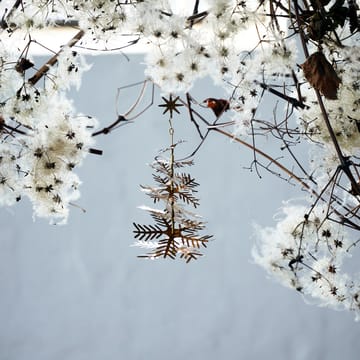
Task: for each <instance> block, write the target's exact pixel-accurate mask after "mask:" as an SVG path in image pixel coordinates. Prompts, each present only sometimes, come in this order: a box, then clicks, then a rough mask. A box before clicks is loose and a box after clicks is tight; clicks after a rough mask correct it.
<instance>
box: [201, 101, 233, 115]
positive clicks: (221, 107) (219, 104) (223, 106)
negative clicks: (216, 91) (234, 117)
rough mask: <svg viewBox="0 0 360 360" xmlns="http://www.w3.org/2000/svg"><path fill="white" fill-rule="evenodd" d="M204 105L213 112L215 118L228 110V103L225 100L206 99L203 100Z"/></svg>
mask: <svg viewBox="0 0 360 360" xmlns="http://www.w3.org/2000/svg"><path fill="white" fill-rule="evenodd" d="M204 103H206V105H207V107H208V108H210V109H211V110H212V111H213V112H214V114H215V115H216V117H219V116H220V115H221V114H222V113H223V112H225V111H228V110H229V109H230V103H229V101H227V100H225V99H215V98H207V99H205V100H204Z"/></svg>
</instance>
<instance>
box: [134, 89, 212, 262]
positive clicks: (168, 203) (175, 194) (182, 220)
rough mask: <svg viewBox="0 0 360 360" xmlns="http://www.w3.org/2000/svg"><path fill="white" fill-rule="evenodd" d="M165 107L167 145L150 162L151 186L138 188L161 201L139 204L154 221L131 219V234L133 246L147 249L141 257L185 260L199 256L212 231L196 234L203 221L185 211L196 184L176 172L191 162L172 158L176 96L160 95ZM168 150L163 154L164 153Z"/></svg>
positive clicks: (194, 204) (193, 202) (196, 201)
mask: <svg viewBox="0 0 360 360" xmlns="http://www.w3.org/2000/svg"><path fill="white" fill-rule="evenodd" d="M163 100H164V101H165V103H164V104H162V105H159V106H161V107H165V110H164V114H165V113H166V112H169V113H170V117H169V134H170V138H171V145H170V147H169V148H167V149H165V150H163V151H162V152H161V153H160V154H159V155H158V156H157V157H156V158H155V161H154V163H153V164H152V165H151V166H152V168H153V169H154V173H153V178H154V180H155V182H156V185H155V186H141V188H142V190H143V191H144V192H145V193H146V194H147V195H148V196H150V197H151V198H152V199H153V202H154V203H160V202H162V203H163V205H164V207H163V209H160V210H159V209H154V208H149V207H143V209H144V210H146V211H147V212H149V213H150V215H151V217H152V218H153V220H154V224H151V225H142V224H137V223H134V227H135V230H134V234H135V239H136V240H137V242H136V243H135V246H140V247H142V248H146V249H149V250H150V252H149V253H147V254H145V255H140V256H139V257H142V258H149V259H156V258H160V257H162V258H166V257H169V258H171V259H175V258H176V257H177V256H179V257H180V258H182V259H184V260H185V261H186V262H189V261H190V260H192V259H197V258H198V257H199V256H202V253H201V252H200V249H201V248H202V247H206V246H207V243H208V242H209V239H210V238H212V235H200V234H199V232H200V231H202V230H203V229H205V223H204V222H203V221H201V220H199V219H200V217H199V216H198V215H197V214H195V213H193V212H191V211H189V210H188V209H187V207H193V208H196V207H197V206H198V205H199V199H198V198H196V196H195V195H194V194H195V193H196V192H197V191H196V187H197V186H199V184H198V183H197V182H196V181H195V179H194V178H193V177H191V175H190V174H186V173H184V172H179V171H178V170H177V169H182V168H183V167H185V166H191V165H193V162H192V161H177V160H175V147H176V146H177V145H178V144H179V143H175V142H174V128H173V125H172V115H173V111H176V112H178V113H179V111H178V110H177V106H181V104H178V103H177V100H178V98H176V99H174V100H173V99H172V96H171V95H170V96H169V99H165V98H163ZM166 152H168V153H170V155H169V156H168V157H167V158H165V157H162V154H164V153H166Z"/></svg>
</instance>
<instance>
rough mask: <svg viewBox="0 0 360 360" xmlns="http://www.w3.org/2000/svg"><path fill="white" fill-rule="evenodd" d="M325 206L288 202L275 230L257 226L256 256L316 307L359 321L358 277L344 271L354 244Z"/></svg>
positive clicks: (269, 270) (359, 287)
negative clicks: (328, 216) (310, 207)
mask: <svg viewBox="0 0 360 360" xmlns="http://www.w3.org/2000/svg"><path fill="white" fill-rule="evenodd" d="M326 212H327V205H326V206H319V207H316V208H315V209H314V210H313V211H312V212H311V213H310V214H309V210H308V207H305V206H302V205H295V204H290V203H288V204H285V205H284V206H283V208H282V209H281V214H279V218H278V219H277V224H276V226H275V227H265V228H257V231H256V232H257V235H258V237H259V243H258V245H257V246H256V247H255V248H254V249H253V258H254V260H255V262H256V263H257V264H259V265H260V266H262V267H263V268H264V269H265V270H266V271H267V272H268V273H269V274H271V275H272V276H274V277H275V278H276V279H277V280H278V281H280V282H281V283H282V284H283V285H285V286H287V287H290V288H293V289H296V290H297V291H299V292H301V293H302V294H303V295H304V296H305V298H306V299H307V300H309V301H311V302H312V303H314V302H315V303H317V304H318V305H320V306H328V307H333V308H335V309H346V310H351V311H354V312H355V317H356V319H357V320H359V319H360V278H359V274H355V276H354V274H351V273H347V272H346V271H344V269H343V268H345V267H346V262H345V260H349V259H350V253H349V250H350V249H351V248H352V246H355V245H356V244H355V243H352V242H351V241H350V240H349V238H348V234H347V233H346V232H344V228H343V226H341V225H340V224H336V223H334V222H331V221H329V220H327V219H326V218H325V214H326Z"/></svg>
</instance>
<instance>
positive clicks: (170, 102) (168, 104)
mask: <svg viewBox="0 0 360 360" xmlns="http://www.w3.org/2000/svg"><path fill="white" fill-rule="evenodd" d="M162 99H163V100H164V102H165V103H164V104H161V105H159V106H160V107H163V108H165V110H164V112H163V114H166V113H167V112H168V111H169V112H170V117H172V116H173V112H174V111H176V112H177V113H178V114H180V111H179V110H178V109H177V107H179V106H184V105H183V104H180V103H178V102H177V101H178V100H179V96H177V97H176V98H175V99H173V98H172V95H171V94H170V96H169V99H166V98H165V97H163V96H162Z"/></svg>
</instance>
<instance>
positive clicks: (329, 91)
mask: <svg viewBox="0 0 360 360" xmlns="http://www.w3.org/2000/svg"><path fill="white" fill-rule="evenodd" d="M301 68H302V69H303V72H304V76H305V78H306V80H307V81H308V82H309V83H310V85H311V86H312V87H314V88H315V89H317V90H319V91H320V93H321V94H323V95H324V96H325V97H326V98H327V99H331V100H336V99H337V90H338V88H339V85H340V83H341V79H340V78H339V77H338V75H337V74H336V71H335V70H334V68H333V66H332V65H331V64H330V63H329V62H328V61H327V60H326V57H325V56H324V54H323V53H321V52H316V53H314V54H312V55H310V56H309V57H308V58H307V60H306V61H305V62H304V63H303V64H302V65H301Z"/></svg>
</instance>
